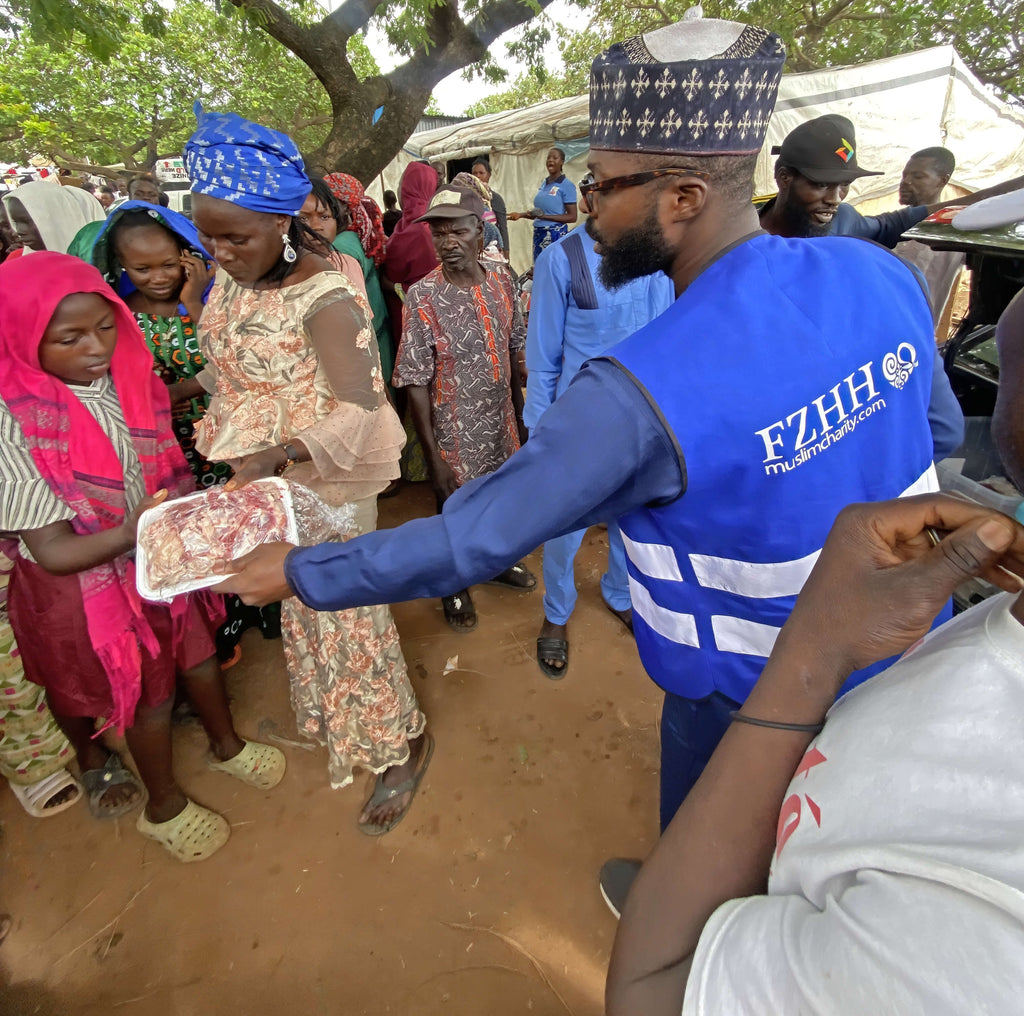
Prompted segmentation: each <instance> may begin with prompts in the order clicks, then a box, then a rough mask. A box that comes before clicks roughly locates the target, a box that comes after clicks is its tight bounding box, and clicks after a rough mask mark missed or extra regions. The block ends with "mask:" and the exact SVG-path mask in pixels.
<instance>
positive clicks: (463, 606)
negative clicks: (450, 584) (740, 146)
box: [441, 589, 477, 635]
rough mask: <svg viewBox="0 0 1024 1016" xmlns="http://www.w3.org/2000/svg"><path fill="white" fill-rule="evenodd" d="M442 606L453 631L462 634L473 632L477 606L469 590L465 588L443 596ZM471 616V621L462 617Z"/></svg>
mask: <svg viewBox="0 0 1024 1016" xmlns="http://www.w3.org/2000/svg"><path fill="white" fill-rule="evenodd" d="M441 607H442V608H443V610H444V619H445V621H447V622H448V627H449V628H451V629H452V631H457V632H458V633H459V634H460V635H461V634H464V633H466V632H471V631H473V630H474V629H475V628H476V625H477V617H476V608H475V607H474V606H473V601H472V599H471V598H470V595H469V590H467V589H464V590H463V591H462V592H461V593H453V594H452V595H451V596H442V597H441ZM465 617H471V618H472V620H471V621H463V620H461V619H462V618H465Z"/></svg>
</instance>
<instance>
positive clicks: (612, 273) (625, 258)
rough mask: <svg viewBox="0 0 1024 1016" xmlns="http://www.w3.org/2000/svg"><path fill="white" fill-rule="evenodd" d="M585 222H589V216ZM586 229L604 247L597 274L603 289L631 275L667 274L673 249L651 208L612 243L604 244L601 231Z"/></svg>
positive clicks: (640, 276) (623, 280) (631, 278)
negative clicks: (639, 221) (641, 220)
mask: <svg viewBox="0 0 1024 1016" xmlns="http://www.w3.org/2000/svg"><path fill="white" fill-rule="evenodd" d="M587 224H588V225H589V224H590V220H589V219H588V220H587ZM587 232H588V233H590V235H591V236H593V237H594V239H595V240H597V241H598V243H601V244H602V246H604V247H605V254H604V257H602V258H601V267H600V269H599V270H598V277H599V278H600V280H601V284H602V285H603V286H604V287H605V288H606V289H618V288H619V287H620V286H624V285H625V284H626V283H627V282H632V281H633V279H640V278H643V277H644V276H645V275H653V274H654V273H655V272H664V273H665V274H666V275H668V274H669V271H670V269H671V267H672V262H673V260H674V252H673V250H672V248H671V247H670V246H669V244H668V241H667V240H666V239H665V234H664V232H662V229H661V226H660V225H659V224H658V218H657V216H656V215H655V213H654V209H653V208H652V209H651V211H650V214H649V215H648V216H647V218H646V220H644V221H643V222H641V223H640V225H639V226H637V227H635V228H634V229H632V230H630V231H629V232H628V233H623V234H622V236H620V237H619V239H618V240H616V241H615V245H614V246H611V245H609V244H605V243H604V242H603V241H602V240H601V238H600V235H598V236H594V232H595V231H594V230H590V229H588V230H587Z"/></svg>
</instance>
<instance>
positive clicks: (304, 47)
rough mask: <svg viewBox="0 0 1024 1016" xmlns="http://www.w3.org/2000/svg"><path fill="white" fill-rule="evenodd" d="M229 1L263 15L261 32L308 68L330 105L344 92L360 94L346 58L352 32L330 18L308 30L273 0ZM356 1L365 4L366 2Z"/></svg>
mask: <svg viewBox="0 0 1024 1016" xmlns="http://www.w3.org/2000/svg"><path fill="white" fill-rule="evenodd" d="M230 2H231V3H232V4H234V6H235V7H240V8H242V9H243V10H250V11H259V12H261V13H262V14H263V15H264V16H265V18H266V20H265V22H264V23H263V25H262V27H263V30H264V31H265V32H266V33H267V34H268V35H270V36H271V37H272V38H274V39H276V40H277V41H278V42H279V43H281V45H282V46H284V47H285V48H286V49H289V50H291V52H292V53H294V54H295V55H296V56H297V57H298V58H299V59H300V60H301V61H302V62H303V63H304V64H306V66H307V67H309V69H310V70H311V71H312V72H313V73H314V74H315V75H316V77H317V80H319V81H320V83H321V84H322V85H323V86H324V88H325V89H326V90H327V94H328V95H329V96H331V97H332V105H335V106H336V98H337V96H339V95H341V94H343V93H344V92H346V91H347V92H349V93H350V94H353V95H357V94H359V92H358V89H359V79H358V78H357V77H356V74H355V71H353V70H352V65H351V64H350V63H349V59H348V49H347V47H348V40H349V38H350V37H351V35H352V33H351V32H349V33H348V35H346V34H345V33H344V31H342V30H340V29H339V28H338V27H337V26H336V25H335V23H333V22H330V20H329V18H324V20H323V21H321V22H320V23H319V25H318V26H314V27H313V28H307V27H306V26H305V25H302V24H300V23H299V22H298V21H296V20H295V18H293V17H292V16H291V15H290V14H289V13H288V12H287V11H286V10H285V9H284V8H283V7H281V6H280V5H279V4H276V3H274V0H230ZM358 2H364V3H368V2H369V0H358ZM317 29H319V31H317ZM335 111H337V110H335Z"/></svg>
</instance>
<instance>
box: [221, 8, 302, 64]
mask: <svg viewBox="0 0 1024 1016" xmlns="http://www.w3.org/2000/svg"><path fill="white" fill-rule="evenodd" d="M230 2H231V3H232V4H233V5H234V6H235V7H238V8H240V9H241V10H245V11H256V12H257V13H259V14H261V15H262V16H263V20H262V21H261V25H260V27H261V28H262V29H263V30H264V31H265V32H266V33H267V34H268V35H270V36H271V37H273V38H275V39H277V41H278V42H279V43H281V45H282V46H284V47H286V48H287V49H290V50H291V51H292V52H293V53H294V54H295V55H296V56H297V57H298V58H299V59H300V60H304V61H305V60H306V57H305V55H304V54H305V53H306V52H307V51H312V50H315V48H316V46H315V38H314V37H313V33H312V32H311V31H310V30H309V29H308V28H307V27H306V26H305V25H302V24H300V23H299V22H298V21H296V20H295V18H293V17H292V16H291V15H290V14H289V13H288V12H287V11H286V10H285V9H284V8H283V7H281V6H280V4H276V3H274V0H230ZM306 62H307V63H308V61H306Z"/></svg>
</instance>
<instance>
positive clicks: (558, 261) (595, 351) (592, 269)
mask: <svg viewBox="0 0 1024 1016" xmlns="http://www.w3.org/2000/svg"><path fill="white" fill-rule="evenodd" d="M570 244H571V245H573V246H572V247H570V246H569V245H570ZM574 248H575V249H576V250H577V251H578V252H579V254H580V257H579V258H576V257H571V256H570V253H571V251H572V250H573V249H574ZM600 265H601V257H600V255H599V254H598V253H597V252H596V251H595V250H594V241H593V240H592V239H591V238H590V236H589V235H587V233H586V232H585V227H579V228H578V229H574V230H573V231H572V232H571V233H569V235H568V236H565V237H563V238H562V239H560V240H558V241H556V242H555V243H553V244H551V246H550V247H548V248H547V250H544V251H542V252H541V254H540V256H539V257H538V258H537V263H536V265H535V266H534V269H533V293H532V296H531V300H530V323H529V327H528V329H527V333H526V366H527V368H528V369H529V371H530V382H529V384H528V385H527V388H526V403H525V406H524V409H523V422H524V423H525V424H526V426H527V427H529V428H530V430H532V429H533V428H534V427H535V426H536V425H537V421H538V420H539V419H540V417H541V414H542V413H543V412H544V411H545V410H546V409H547V408H548V406H550V405H551V403H552V402H554V401H555V399H556V398H558V397H559V396H560V395H562V394H564V392H565V391H566V389H567V388H568V387H569V382H570V381H571V380H572V379H573V377H574V376H575V375H576V374H577V372H578V371H579V369H580V368H581V367H582V366H583V364H584V363H585V362H586V361H587V360H590V359H592V358H593V357H595V356H600V355H601V354H602V353H604V352H605V351H606V350H608V349H610V348H611V347H612V346H613V345H615V344H616V343H617V342H621V341H622V340H623V339H625V338H628V337H629V336H630V335H632V334H633V333H634V332H638V331H639V330H640V329H641V328H643V326H644V325H646V324H647V323H648V322H649V321H652V320H653V319H654V318H656V317H657V316H658V315H659V314H662V313H664V312H665V311H666V310H668V308H669V307H671V306H672V303H673V301H674V300H675V286H674V285H673V283H672V280H671V279H669V277H668V276H667V275H665V274H664V273H663V272H656V273H655V274H654V275H646V276H643V277H641V278H639V279H633V280H632V281H631V282H627V283H626V284H625V285H624V286H620V287H619V288H618V289H613V290H608V289H605V287H604V286H603V285H602V284H601V280H600V278H599V277H598V269H599V268H600Z"/></svg>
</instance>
